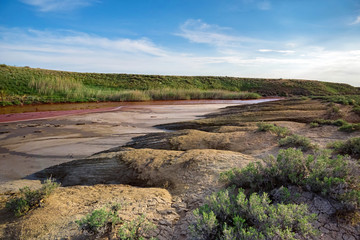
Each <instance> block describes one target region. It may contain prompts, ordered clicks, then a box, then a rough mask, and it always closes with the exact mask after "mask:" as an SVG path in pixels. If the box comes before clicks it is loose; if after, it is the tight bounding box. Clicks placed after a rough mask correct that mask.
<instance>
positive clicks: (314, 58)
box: [0, 0, 360, 86]
mask: <svg viewBox="0 0 360 240" xmlns="http://www.w3.org/2000/svg"><path fill="white" fill-rule="evenodd" d="M0 63H5V64H8V65H15V66H30V67H40V68H49V69H57V70H68V71H80V72H115V73H141V74H168V75H217V76H238V77H266V78H298V79H317V80H323V81H332V82H345V83H349V84H351V85H354V86H360V1H359V0H217V1H214V0H137V1H134V0H0Z"/></svg>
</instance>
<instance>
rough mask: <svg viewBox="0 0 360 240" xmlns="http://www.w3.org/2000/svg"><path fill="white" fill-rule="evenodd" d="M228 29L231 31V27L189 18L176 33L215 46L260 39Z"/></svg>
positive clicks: (192, 40)
mask: <svg viewBox="0 0 360 240" xmlns="http://www.w3.org/2000/svg"><path fill="white" fill-rule="evenodd" d="M228 31H231V28H227V27H220V26H218V25H215V24H208V23H205V22H203V21H202V20H200V19H188V20H187V21H186V22H185V23H183V24H182V25H181V26H180V32H179V33H177V34H176V35H178V36H181V37H184V38H186V39H188V40H190V41H191V42H194V43H206V44H210V45H215V46H234V45H239V44H242V43H243V42H257V41H258V40H256V39H253V38H248V37H242V36H236V35H233V34H229V33H227V32H228Z"/></svg>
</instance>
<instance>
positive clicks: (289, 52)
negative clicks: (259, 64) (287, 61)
mask: <svg viewBox="0 0 360 240" xmlns="http://www.w3.org/2000/svg"><path fill="white" fill-rule="evenodd" d="M258 51H259V52H263V53H271V52H273V53H285V54H291V53H295V51H294V50H274V49H259V50H258Z"/></svg>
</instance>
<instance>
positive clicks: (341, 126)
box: [310, 119, 360, 132]
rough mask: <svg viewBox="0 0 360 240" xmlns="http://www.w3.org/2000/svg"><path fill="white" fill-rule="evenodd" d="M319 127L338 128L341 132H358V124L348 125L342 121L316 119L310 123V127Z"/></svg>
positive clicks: (359, 128) (359, 127) (359, 124)
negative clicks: (329, 126)
mask: <svg viewBox="0 0 360 240" xmlns="http://www.w3.org/2000/svg"><path fill="white" fill-rule="evenodd" d="M321 125H333V126H338V127H339V130H340V131H343V132H355V131H360V123H348V122H347V121H345V120H343V119H337V120H326V119H316V120H314V121H313V122H311V123H310V126H311V127H315V126H321Z"/></svg>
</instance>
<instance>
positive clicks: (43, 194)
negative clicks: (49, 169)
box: [6, 179, 60, 217]
mask: <svg viewBox="0 0 360 240" xmlns="http://www.w3.org/2000/svg"><path fill="white" fill-rule="evenodd" d="M59 186H60V184H58V183H56V182H54V180H52V179H47V180H46V181H45V182H44V183H43V185H42V187H41V188H40V189H38V190H31V189H30V188H29V187H24V188H21V189H20V196H19V197H17V198H14V199H11V200H10V201H8V202H7V203H6V208H7V209H9V210H10V211H12V212H14V214H15V216H17V217H19V216H22V215H25V214H26V213H27V212H28V211H30V210H31V209H34V208H37V207H38V206H39V205H40V203H41V202H42V201H43V200H44V199H45V198H47V197H48V196H50V194H51V193H52V192H53V191H54V190H55V189H56V188H57V187H59Z"/></svg>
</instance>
